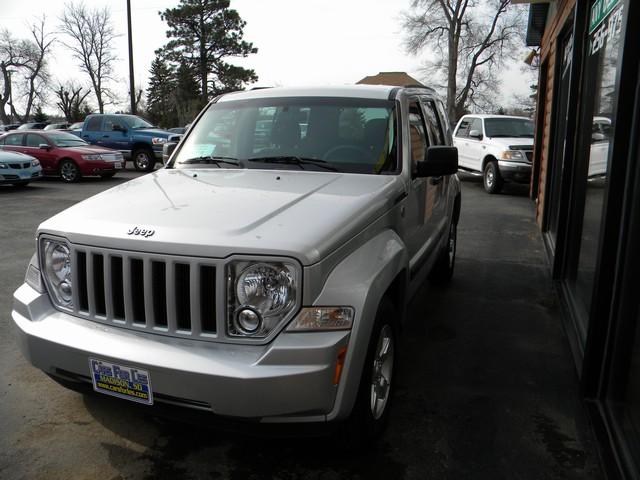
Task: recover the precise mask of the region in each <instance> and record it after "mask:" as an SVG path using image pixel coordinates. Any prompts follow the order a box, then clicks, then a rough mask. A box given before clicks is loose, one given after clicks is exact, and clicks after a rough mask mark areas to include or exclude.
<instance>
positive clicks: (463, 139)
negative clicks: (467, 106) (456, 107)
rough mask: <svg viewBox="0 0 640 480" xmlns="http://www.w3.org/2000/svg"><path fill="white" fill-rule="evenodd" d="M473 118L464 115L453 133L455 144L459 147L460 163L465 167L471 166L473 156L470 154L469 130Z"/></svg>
mask: <svg viewBox="0 0 640 480" xmlns="http://www.w3.org/2000/svg"><path fill="white" fill-rule="evenodd" d="M472 120H473V119H472V118H469V117H463V118H462V120H461V121H460V124H459V125H458V128H457V130H456V131H455V133H454V135H453V145H454V146H455V147H457V148H458V165H460V166H461V167H464V168H471V166H470V164H471V158H470V156H469V142H468V140H469V130H470V128H469V127H470V126H471V122H472Z"/></svg>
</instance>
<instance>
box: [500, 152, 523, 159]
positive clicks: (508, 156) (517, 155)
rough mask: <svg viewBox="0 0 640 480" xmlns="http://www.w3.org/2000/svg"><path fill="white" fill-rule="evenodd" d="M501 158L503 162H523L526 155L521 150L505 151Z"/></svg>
mask: <svg viewBox="0 0 640 480" xmlns="http://www.w3.org/2000/svg"><path fill="white" fill-rule="evenodd" d="M501 157H502V159H503V160H522V159H523V158H524V155H522V152H521V151H520V150H505V151H504V152H502V155H501Z"/></svg>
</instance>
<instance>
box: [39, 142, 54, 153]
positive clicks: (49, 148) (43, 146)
mask: <svg viewBox="0 0 640 480" xmlns="http://www.w3.org/2000/svg"><path fill="white" fill-rule="evenodd" d="M38 148H39V149H40V150H46V151H49V150H51V147H50V146H49V144H47V143H41V144H40V145H38Z"/></svg>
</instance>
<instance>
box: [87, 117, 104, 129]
mask: <svg viewBox="0 0 640 480" xmlns="http://www.w3.org/2000/svg"><path fill="white" fill-rule="evenodd" d="M86 125H87V131H89V132H99V131H100V127H101V126H102V117H91V118H90V119H89V121H88V122H87V124H86Z"/></svg>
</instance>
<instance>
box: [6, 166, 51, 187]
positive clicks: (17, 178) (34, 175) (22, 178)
mask: <svg viewBox="0 0 640 480" xmlns="http://www.w3.org/2000/svg"><path fill="white" fill-rule="evenodd" d="M40 178H42V168H41V167H31V168H22V169H19V170H18V169H12V168H3V169H2V170H0V184H3V183H21V182H32V181H34V180H39V179H40Z"/></svg>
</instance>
